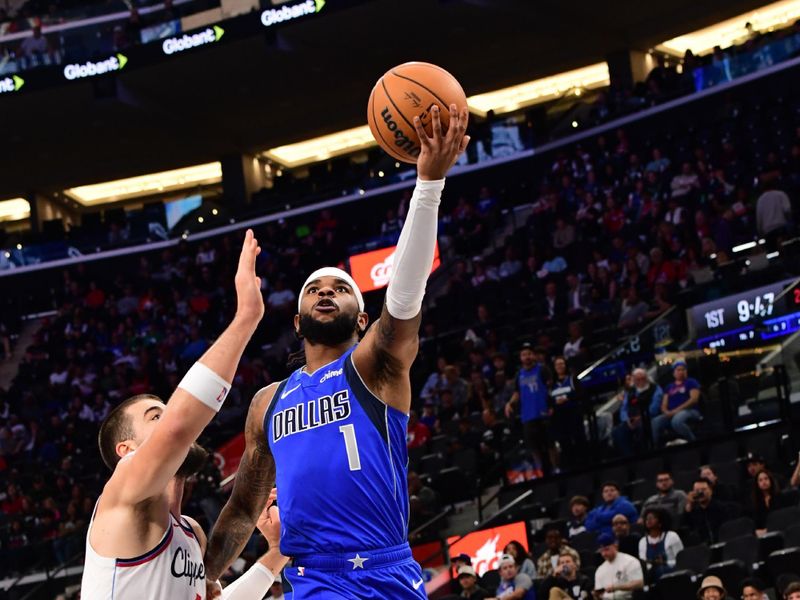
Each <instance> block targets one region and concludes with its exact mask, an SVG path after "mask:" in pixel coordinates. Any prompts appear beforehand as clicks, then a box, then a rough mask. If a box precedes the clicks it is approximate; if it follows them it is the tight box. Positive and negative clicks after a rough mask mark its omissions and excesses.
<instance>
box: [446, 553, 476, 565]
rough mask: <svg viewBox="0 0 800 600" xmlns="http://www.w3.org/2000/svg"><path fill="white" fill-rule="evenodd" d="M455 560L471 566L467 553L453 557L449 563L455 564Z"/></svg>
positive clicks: (470, 559)
mask: <svg viewBox="0 0 800 600" xmlns="http://www.w3.org/2000/svg"><path fill="white" fill-rule="evenodd" d="M457 560H462V561H464V562H465V563H467V564H468V565H471V564H472V558H471V557H470V555H469V554H467V553H465V552H462V553H461V554H459V555H457V556H453V557H452V558H451V559H450V562H456V561H457Z"/></svg>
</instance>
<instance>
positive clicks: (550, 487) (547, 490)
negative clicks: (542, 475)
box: [532, 481, 561, 506]
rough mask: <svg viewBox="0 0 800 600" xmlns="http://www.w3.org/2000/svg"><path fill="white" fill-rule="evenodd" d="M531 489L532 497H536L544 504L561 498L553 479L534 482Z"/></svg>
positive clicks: (549, 503) (549, 504)
mask: <svg viewBox="0 0 800 600" xmlns="http://www.w3.org/2000/svg"><path fill="white" fill-rule="evenodd" d="M532 489H533V497H534V498H536V501H537V502H540V503H541V504H544V505H545V506H551V505H553V504H555V503H556V502H558V499H559V498H561V494H559V492H558V483H557V482H555V481H545V482H543V483H537V484H534V486H533V488H532Z"/></svg>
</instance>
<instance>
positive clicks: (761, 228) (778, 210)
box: [756, 180, 792, 243]
mask: <svg viewBox="0 0 800 600" xmlns="http://www.w3.org/2000/svg"><path fill="white" fill-rule="evenodd" d="M791 220H792V205H791V203H790V202H789V196H788V195H787V194H786V192H784V191H783V190H779V189H777V186H776V182H775V181H774V180H769V181H767V182H765V184H764V192H763V193H762V194H761V195H760V196H759V197H758V201H757V202H756V230H757V231H758V235H760V236H761V237H764V238H767V239H768V240H770V242H771V243H772V242H774V241H775V240H776V239H777V238H779V237H780V236H782V235H785V234H787V233H789V228H790V226H791Z"/></svg>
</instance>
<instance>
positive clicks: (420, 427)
mask: <svg viewBox="0 0 800 600" xmlns="http://www.w3.org/2000/svg"><path fill="white" fill-rule="evenodd" d="M429 439H431V432H430V430H429V429H428V427H427V426H426V425H425V424H424V423H421V422H420V420H419V418H417V411H415V410H412V411H411V412H410V413H409V414H408V430H407V432H406V443H407V444H408V448H409V450H410V449H411V448H420V447H422V446H424V445H425V444H427V443H428V440H429Z"/></svg>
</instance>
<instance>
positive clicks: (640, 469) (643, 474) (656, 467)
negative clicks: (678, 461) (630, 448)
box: [633, 456, 664, 480]
mask: <svg viewBox="0 0 800 600" xmlns="http://www.w3.org/2000/svg"><path fill="white" fill-rule="evenodd" d="M663 468H664V459H663V458H662V457H661V456H655V457H653V458H648V459H644V460H640V461H635V462H634V463H633V475H634V477H635V478H636V479H645V480H651V479H652V480H655V478H656V473H658V472H659V471H660V470H661V469H663Z"/></svg>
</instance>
